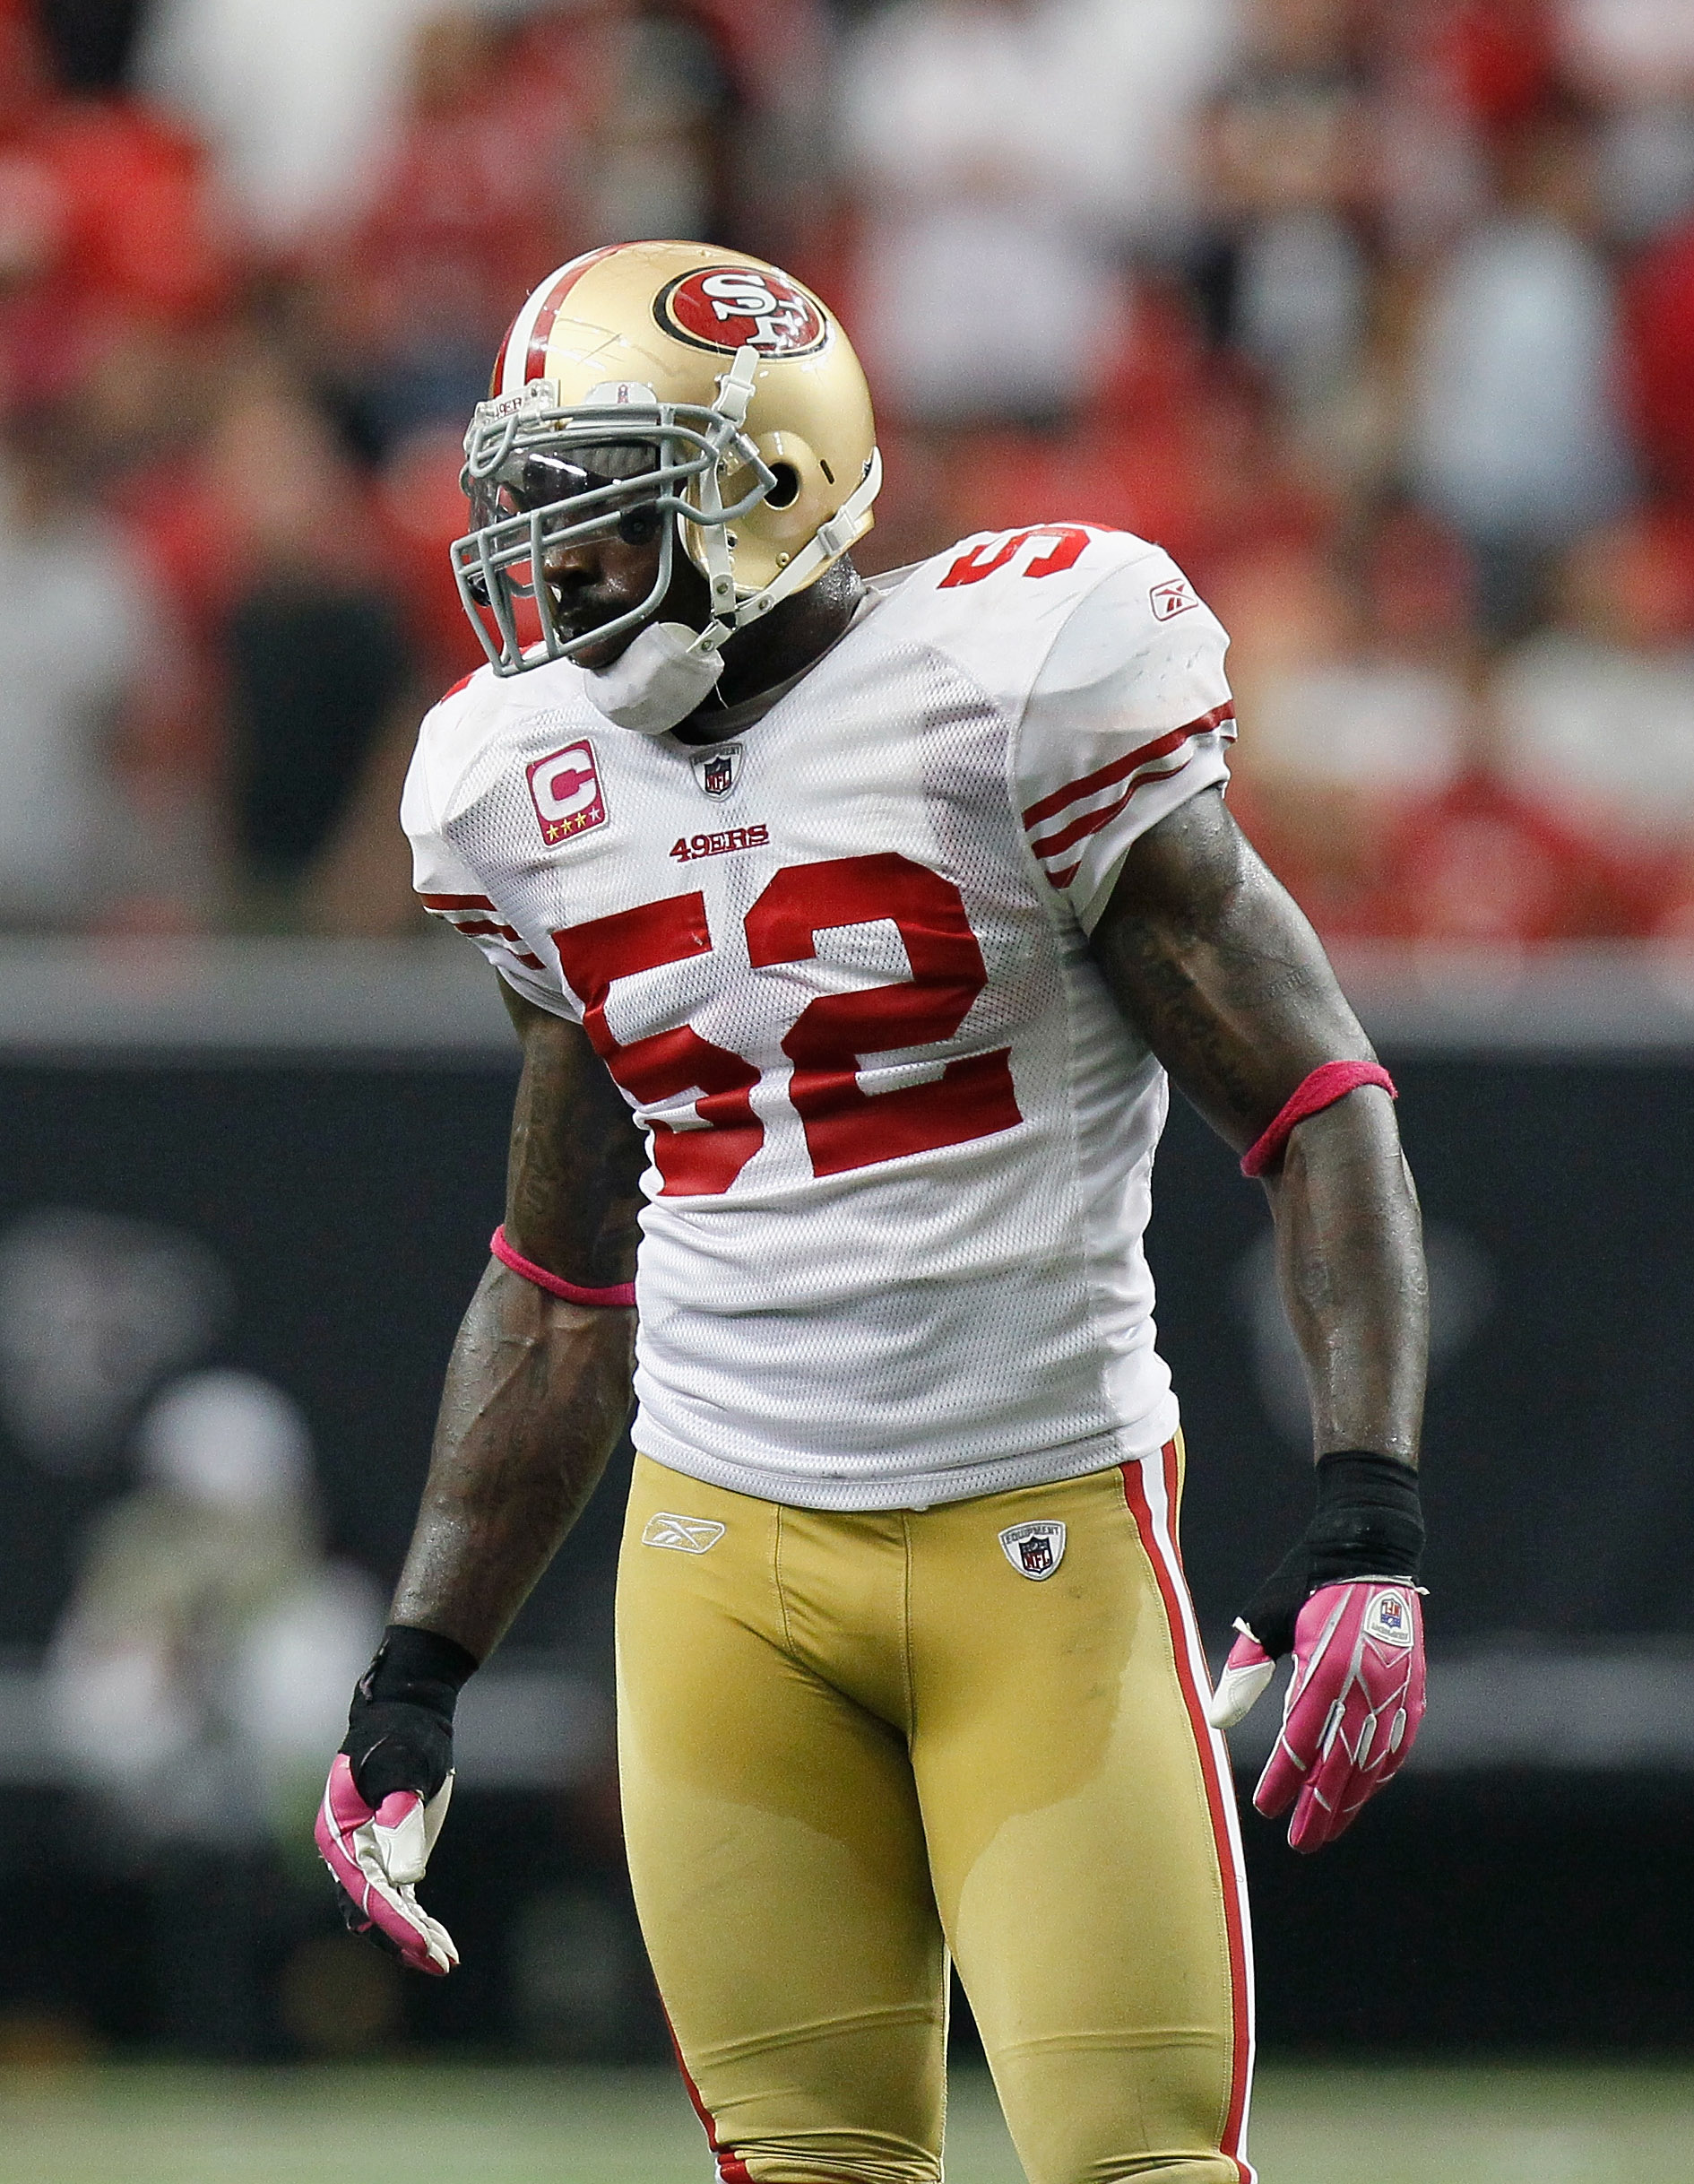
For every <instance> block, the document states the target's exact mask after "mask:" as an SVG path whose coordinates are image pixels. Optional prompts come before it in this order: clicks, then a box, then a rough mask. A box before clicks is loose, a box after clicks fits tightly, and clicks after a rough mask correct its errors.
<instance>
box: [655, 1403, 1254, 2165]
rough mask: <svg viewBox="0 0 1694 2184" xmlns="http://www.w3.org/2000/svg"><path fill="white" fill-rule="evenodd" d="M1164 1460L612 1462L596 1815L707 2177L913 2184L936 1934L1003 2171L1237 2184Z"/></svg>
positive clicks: (1188, 1623)
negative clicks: (626, 1877)
mask: <svg viewBox="0 0 1694 2184" xmlns="http://www.w3.org/2000/svg"><path fill="white" fill-rule="evenodd" d="M1180 1478H1181V1452H1180V1444H1178V1443H1171V1445H1170V1446H1168V1447H1167V1448H1166V1449H1165V1450H1164V1451H1163V1452H1162V1454H1161V1455H1159V1456H1154V1457H1150V1458H1148V1459H1146V1460H1145V1461H1142V1462H1138V1463H1132V1464H1127V1465H1125V1466H1123V1467H1122V1468H1121V1469H1113V1470H1107V1471H1095V1472H1093V1473H1091V1474H1089V1475H1088V1476H1087V1477H1086V1478H1076V1479H1070V1480H1067V1481H1065V1482H1063V1483H1061V1484H1059V1485H1058V1486H1034V1487H1024V1488H1020V1489H1018V1490H1016V1491H1014V1492H1012V1493H1008V1494H999V1495H986V1496H983V1497H982V1498H981V1499H979V1500H976V1501H968V1502H954V1503H950V1504H946V1505H945V1506H942V1507H939V1508H935V1509H929V1510H925V1511H921V1512H914V1511H910V1510H891V1511H882V1512H876V1513H873V1514H840V1513H834V1512H818V1511H813V1510H796V1509H785V1508H782V1507H780V1506H778V1505H777V1504H774V1503H771V1502H765V1501H759V1500H756V1499H753V1498H751V1497H749V1496H748V1495H739V1494H730V1493H728V1492H726V1491H724V1490H722V1488H718V1487H713V1486H700V1485H697V1484H696V1482H695V1481H693V1480H692V1479H689V1478H684V1477H683V1476H681V1475H680V1474H679V1473H678V1472H675V1471H669V1470H665V1469H661V1467H660V1466H659V1465H657V1464H654V1463H652V1462H650V1461H648V1460H646V1459H645V1458H642V1459H638V1460H637V1462H636V1466H635V1483H634V1486H633V1490H632V1493H631V1496H630V1503H629V1514H628V1519H627V1525H626V1528H625V1533H624V1546H623V1555H622V1560H621V1564H620V1568H619V1573H618V1720H619V1751H620V1762H621V1767H622V1774H623V1799H624V1821H625V1829H626V1833H627V1841H628V1848H629V1864H630V1870H631V1873H632V1875H633V1876H634V1879H635V1901H636V1905H637V1908H638V1910H639V1911H640V1914H641V1922H642V1928H643V1931H644V1935H645V1937H646V1941H647V1946H648V1950H649V1952H650V1954H651V1955H652V1957H653V1967H654V1970H655V1972H657V1975H658V1980H659V1987H660V1990H661V1994H662V1996H663V1998H664V2003H665V2007H666V2009H667V2011H668V2012H669V2014H670V2023H671V2027H672V2030H673V2032H674V2034H675V2037H676V2041H677V2045H678V2051H679V2054H680V2057H681V2059H682V2064H683V2068H684V2072H685V2075H686V2076H687V2079H688V2081H689V2086H690V2090H691V2092H692V2093H693V2094H694V2097H695V2104H696V2107H697V2108H698V2110H699V2111H700V2116H701V2119H702V2121H703V2122H704V2125H705V2127H706V2130H707V2133H708V2135H709V2136H710V2138H711V2141H712V2145H713V2151H714V2153H715V2154H716V2157H717V2162H718V2171H719V2175H720V2177H721V2178H722V2180H723V2184H935V2180H936V2179H938V2178H939V2176H940V2174H941V2136H942V2123H943V2118H944V2113H945V2108H946V2074H945V2048H946V1982H947V1959H948V1954H949V1952H950V1953H951V1954H952V1957H953V1959H954V1961H955V1962H956V1963H957V1965H958V1968H959V1974H960V1978H961V1980H962V1981H963V1984H964V1991H965V1993H966V1995H967V1996H968V1997H969V1998H970V2004H971V2008H972V2013H973V2015H974V2016H975V2018H976V2022H977V2024H978V2026H979V2028H980V2029H981V2035H982V2041H983V2044H984V2046H985V2047H986V2049H987V2050H988V2056H989V2060H990V2064H991V2065H992V2067H993V2071H994V2080H995V2084H996V2085H997V2086H998V2091H999V2095H1000V2100H1001V2103H1002V2105H1003V2107H1004V2109H1005V2111H1006V2117H1007V2123H1008V2124H1009V2126H1010V2128H1011V2133H1012V2136H1013V2139H1014V2141H1015V2142H1016V2146H1017V2151H1018V2154H1019V2155H1020V2156H1021V2158H1022V2160H1023V2162H1024V2168H1025V2170H1026V2171H1027V2172H1028V2175H1029V2177H1030V2180H1031V2184H1119V2180H1129V2179H1137V2180H1157V2184H1250V2180H1251V2178H1252V2174H1253V2172H1252V2171H1251V2170H1250V2169H1249V2167H1248V2166H1247V2163H1246V2159H1245V2153H1244V2135H1245V2128H1246V2119H1247V2096H1248V2080H1249V2070H1250V2064H1251V2041H1252V2026H1251V1998H1250V1977H1251V1972H1250V1957H1249V1939H1248V1927H1247V1913H1246V1907H1245V1903H1244V1902H1243V1898H1242V1893H1241V1887H1240V1845H1239V1841H1238V1838H1237V1835H1236V1825H1235V1808H1234V1799H1233V1794H1232V1786H1231V1783H1230V1780H1229V1775H1228V1772H1227V1767H1226V1764H1225V1760H1224V1755H1223V1746H1222V1744H1221V1742H1220V1740H1219V1738H1217V1737H1216V1735H1215V1734H1214V1732H1213V1731H1212V1730H1211V1729H1208V1728H1207V1726H1206V1720H1205V1717H1204V1714H1203V1712H1202V1711H1201V1709H1202V1703H1203V1696H1204V1694H1205V1691H1206V1687H1207V1686H1206V1664H1205V1661H1204V1659H1203V1657H1202V1654H1201V1651H1200V1646H1199V1641H1198V1637H1197V1633H1196V1630H1195V1625H1194V1616H1193V1610H1192V1608H1191V1607H1190V1606H1189V1603H1188V1591H1187V1588H1186V1586H1185V1584H1184V1582H1183V1578H1182V1573H1181V1564H1180V1559H1179V1556H1178V1552H1177V1547H1176V1541H1175V1525H1176V1506H1177V1500H1178V1495H1179V1493H1180ZM1026 1526H1027V1527H1032V1528H1033V1529H1032V1530H1028V1531H1024V1532H1022V1533H1021V1536H1020V1533H1019V1530H1018V1528H1022V1527H1026ZM1060 1528H1062V1530H1061V1529H1060Z"/></svg>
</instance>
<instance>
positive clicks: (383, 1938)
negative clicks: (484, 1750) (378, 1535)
mask: <svg viewBox="0 0 1694 2184" xmlns="http://www.w3.org/2000/svg"><path fill="white" fill-rule="evenodd" d="M476 1666H477V1663H476V1658H475V1656H474V1655H473V1654H471V1653H469V1652H467V1651H465V1649H464V1648H463V1647H462V1645H459V1644H457V1643H456V1642H454V1640H453V1639H451V1638H445V1637H443V1636H441V1635H440V1634H439V1633H438V1632H435V1631H425V1630H415V1629H412V1628H411V1627H410V1626H408V1625H402V1624H391V1625H389V1627H388V1629H387V1631H386V1632H385V1634H384V1637H383V1642H382V1644H381V1645H380V1646H379V1647H378V1648H377V1651H376V1659H375V1660H373V1661H372V1662H371V1664H370V1667H369V1668H367V1670H366V1671H365V1673H364V1675H363V1676H362V1677H360V1678H359V1684H358V1686H357V1687H356V1688H355V1690H354V1693H353V1703H352V1707H351V1709H350V1712H349V1714H348V1720H347V1737H346V1739H345V1741H344V1742H343V1744H342V1746H341V1750H340V1752H339V1753H338V1754H337V1755H336V1757H335V1762H334V1764H333V1766H332V1767H331V1769H330V1777H329V1781H328V1784H327V1785H326V1787H325V1789H324V1802H323V1804H322V1806H321V1807H319V1809H318V1816H317V1824H316V1826H315V1829H314V1834H315V1839H316V1842H317V1848H318V1852H319V1855H320V1856H321V1857H322V1858H323V1860H324V1864H325V1865H326V1866H327V1867H328V1868H329V1869H330V1874H331V1876H332V1878H333V1881H334V1883H335V1891H336V1894H337V1895H338V1896H339V1898H340V1899H341V1915H342V1917H343V1918H344V1919H345V1920H346V1921H347V1924H348V1926H349V1928H350V1929H351V1930H352V1931H353V1932H354V1933H356V1934H365V1935H367V1936H368V1937H370V1939H371V1940H372V1941H375V1942H376V1943H377V1944H378V1945H379V1946H382V1947H384V1948H385V1949H387V1950H389V1951H390V1952H391V1953H392V1954H394V1955H396V1956H398V1957H399V1958H400V1960H401V1962H402V1963H405V1964H409V1965H411V1968H412V1969H413V1970H414V1971H417V1972H432V1973H434V1974H435V1975H436V1976H437V1977H439V1976H441V1975H442V1974H444V1973H445V1972H451V1971H452V1970H453V1968H454V1965H455V1964H456V1963H458V1961H459V1953H458V1951H457V1950H456V1949H455V1948H454V1946H453V1937H451V1935H449V1933H448V1932H447V1929H446V1928H445V1926H443V1925H442V1924H441V1922H440V1920H436V1919H432V1918H431V1917H430V1916H429V1914H428V1911H425V1910H424V1908H423V1906H422V1905H421V1904H420V1903H419V1901H418V1894H417V1891H418V1885H419V1882H420V1881H421V1880H422V1879H423V1876H424V1868H425V1867H426V1866H427V1865H428V1859H429V1853H430V1851H431V1850H434V1848H435V1843H436V1836H437V1835H438V1834H439V1833H440V1832H441V1824H442V1822H443V1821H444V1820H445V1818H446V1816H447V1806H448V1802H449V1800H450V1799H451V1797H452V1794H453V1713H454V1704H455V1703H456V1701H457V1699H458V1695H459V1690H460V1686H462V1684H463V1683H464V1681H465V1679H466V1677H469V1676H470V1675H471V1673H472V1672H473V1670H474V1669H475V1668H476Z"/></svg>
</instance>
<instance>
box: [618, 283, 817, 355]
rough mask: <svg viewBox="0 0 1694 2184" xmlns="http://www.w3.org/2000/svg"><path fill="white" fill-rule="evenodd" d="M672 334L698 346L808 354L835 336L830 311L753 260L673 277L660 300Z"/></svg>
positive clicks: (657, 306)
mask: <svg viewBox="0 0 1694 2184" xmlns="http://www.w3.org/2000/svg"><path fill="white" fill-rule="evenodd" d="M653 316H654V317H655V318H656V319H657V320H658V321H659V324H660V325H661V326H662V327H663V328H664V330H665V332H666V333H667V334H680V335H681V337H682V339H683V340H684V341H685V342H693V344H694V345H695V347H696V349H721V350H722V351H724V352H725V353H726V354H733V352H734V351H736V350H738V349H756V350H757V351H758V352H759V354H760V355H761V356H767V357H797V356H805V355H807V354H808V352H809V351H812V350H814V349H821V348H822V347H823V345H824V343H825V341H827V340H828V338H829V326H828V324H827V322H826V321H825V317H824V314H823V313H822V312H821V311H820V310H819V309H818V308H817V305H816V304H815V303H814V302H813V301H812V299H811V298H810V297H809V296H808V295H806V294H804V293H803V292H802V291H801V290H799V289H798V288H796V287H795V285H794V283H793V282H791V281H785V280H784V279H783V278H782V274H781V273H771V272H768V271H761V270H760V269H759V268H758V267H756V266H752V265H706V266H703V267H702V268H701V269H700V271H699V272H698V273H685V274H684V275H683V276H682V278H681V279H680V280H679V281H673V282H671V283H670V286H669V287H668V288H667V289H665V290H662V291H661V294H660V296H659V298H658V300H657V301H656V302H655V303H654V305H653Z"/></svg>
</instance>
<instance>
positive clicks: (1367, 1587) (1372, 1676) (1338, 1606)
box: [1206, 1577, 1423, 1850]
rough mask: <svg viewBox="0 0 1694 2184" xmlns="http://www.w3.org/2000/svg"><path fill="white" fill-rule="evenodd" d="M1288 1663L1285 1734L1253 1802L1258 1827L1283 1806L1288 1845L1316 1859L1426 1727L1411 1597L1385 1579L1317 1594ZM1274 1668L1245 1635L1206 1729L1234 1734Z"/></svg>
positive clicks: (1300, 1622) (1419, 1623) (1416, 1611)
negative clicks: (1259, 1819) (1290, 1666)
mask: <svg viewBox="0 0 1694 2184" xmlns="http://www.w3.org/2000/svg"><path fill="white" fill-rule="evenodd" d="M1237 1627H1238V1628H1241V1627H1242V1626H1240V1625H1238V1626H1237ZM1293 1652H1294V1673H1293V1675H1292V1677H1291V1678H1290V1679H1289V1685H1288V1696H1287V1698H1286V1700H1285V1701H1284V1703H1283V1726H1282V1729H1281V1732H1280V1734H1279V1735H1278V1737H1277V1739H1276V1748H1275V1751H1274V1752H1273V1753H1272V1754H1271V1756H1270V1760H1269V1762H1268V1764H1266V1769H1265V1772H1264V1773H1263V1774H1261V1775H1260V1777H1259V1779H1258V1789H1257V1790H1255V1791H1254V1792H1253V1803H1254V1805H1255V1806H1256V1807H1258V1810H1259V1811H1260V1812H1262V1813H1263V1814H1264V1815H1265V1816H1266V1818H1267V1819H1268V1818H1274V1817H1275V1816H1276V1815H1277V1814H1278V1813H1282V1812H1285V1811H1286V1810H1287V1809H1288V1807H1289V1806H1290V1805H1292V1807H1293V1808H1294V1813H1293V1818H1292V1820H1291V1821H1290V1823H1289V1826H1288V1841H1289V1844H1290V1846H1291V1847H1292V1849H1294V1850H1322V1848H1323V1846H1324V1845H1325V1843H1327V1842H1334V1841H1335V1838H1336V1836H1337V1835H1339V1834H1341V1833H1342V1832H1343V1831H1344V1829H1345V1828H1347V1827H1348V1826H1349V1825H1350V1824H1352V1822H1353V1816H1354V1815H1355V1814H1356V1813H1357V1812H1358V1811H1359V1808H1360V1807H1361V1806H1362V1805H1363V1804H1364V1803H1365V1801H1366V1800H1367V1799H1368V1798H1371V1797H1374V1796H1375V1794H1376V1793H1377V1791H1378V1790H1380V1789H1381V1787H1382V1785H1383V1784H1384V1783H1385V1782H1386V1781H1390V1780H1391V1779H1392V1778H1393V1777H1394V1775H1396V1773H1397V1772H1399V1770H1400V1767H1401V1765H1402V1764H1404V1759H1405V1755H1406V1754H1407V1753H1408V1752H1409V1751H1410V1750H1411V1749H1412V1745H1413V1739H1414V1738H1416V1736H1417V1733H1418V1723H1419V1722H1420V1721H1421V1720H1422V1719H1423V1616H1422V1609H1421V1608H1420V1607H1419V1605H1418V1589H1417V1587H1416V1586H1415V1585H1413V1584H1411V1583H1409V1582H1406V1581H1404V1579H1396V1578H1382V1577H1356V1578H1349V1579H1347V1580H1346V1581H1345V1582H1342V1583H1337V1584H1329V1585H1320V1586H1319V1587H1318V1590H1317V1591H1315V1592H1314V1593H1313V1594H1312V1595H1311V1597H1310V1599H1309V1600H1307V1602H1306V1603H1305V1605H1304V1606H1303V1607H1302V1608H1301V1610H1300V1613H1299V1615H1298V1616H1296V1618H1295V1622H1294V1645H1293ZM1274 1668H1275V1662H1274V1661H1273V1660H1272V1659H1271V1657H1270V1655H1269V1654H1268V1653H1266V1651H1265V1649H1264V1647H1263V1646H1262V1645H1260V1644H1259V1642H1258V1639H1257V1638H1255V1637H1254V1636H1253V1635H1252V1634H1251V1633H1250V1632H1249V1631H1247V1630H1245V1629H1244V1628H1243V1629H1242V1634H1241V1636H1240V1637H1239V1638H1238V1639H1237V1640H1236V1642H1235V1643H1234V1644H1233V1645H1232V1647H1231V1648H1230V1655H1229V1659H1228V1660H1226V1661H1225V1662H1224V1664H1223V1675H1222V1676H1221V1677H1219V1678H1218V1685H1217V1690H1216V1693H1215V1694H1214V1697H1213V1700H1212V1703H1211V1705H1210V1706H1209V1707H1208V1708H1207V1710H1206V1712H1207V1714H1208V1716H1209V1718H1210V1720H1211V1721H1212V1723H1213V1725H1214V1727H1215V1728H1217V1729H1233V1728H1234V1726H1235V1724H1236V1723H1237V1722H1238V1721H1240V1720H1241V1719H1242V1718H1243V1717H1244V1716H1245V1715H1246V1714H1247V1712H1249V1709H1250V1708H1251V1707H1252V1705H1253V1704H1254V1703H1255V1701H1256V1700H1257V1699H1258V1696H1259V1694H1260V1693H1261V1692H1262V1691H1263V1690H1264V1688H1265V1686H1266V1684H1268V1683H1269V1682H1270V1679H1271V1674H1272V1671H1273V1669H1274Z"/></svg>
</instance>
